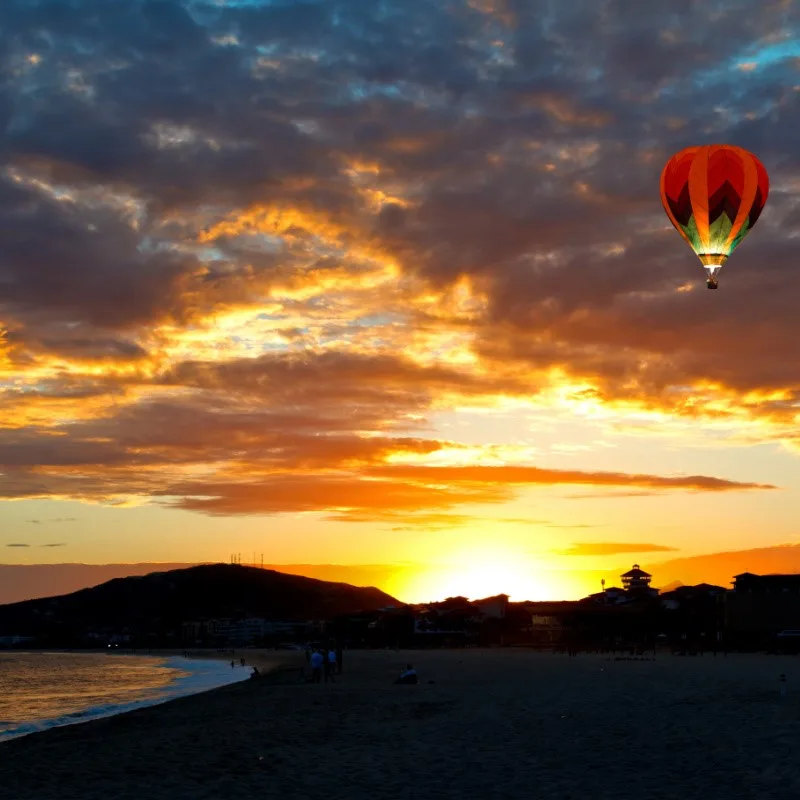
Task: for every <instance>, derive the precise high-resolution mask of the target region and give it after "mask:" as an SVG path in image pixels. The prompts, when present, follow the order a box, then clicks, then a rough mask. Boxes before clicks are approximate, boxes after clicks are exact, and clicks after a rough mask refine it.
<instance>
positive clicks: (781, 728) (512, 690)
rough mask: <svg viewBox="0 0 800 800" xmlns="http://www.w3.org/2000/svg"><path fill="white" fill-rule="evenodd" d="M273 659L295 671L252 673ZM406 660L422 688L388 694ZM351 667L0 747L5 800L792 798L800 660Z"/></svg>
mask: <svg viewBox="0 0 800 800" xmlns="http://www.w3.org/2000/svg"><path fill="white" fill-rule="evenodd" d="M278 655H279V656H280V658H281V659H282V660H283V662H284V663H286V664H287V665H288V666H290V667H291V666H292V665H293V664H294V665H300V666H302V665H303V664H304V659H303V656H302V654H301V655H299V656H298V655H296V654H291V653H290V654H275V653H269V654H264V657H263V658H264V660H263V661H262V663H265V664H266V663H270V662H273V663H274V659H275V657H276V656H278ZM406 660H411V661H413V662H414V664H415V666H416V667H417V668H418V669H419V671H420V674H421V678H422V680H423V682H422V683H421V684H420V685H418V686H395V685H392V680H393V678H394V677H395V676H396V675H397V673H398V671H399V669H400V667H401V666H402V665H403V663H404V662H405V661H406ZM344 667H345V671H344V674H343V675H342V676H339V677H337V682H336V683H335V684H327V685H326V684H324V683H323V684H319V685H316V684H305V683H302V684H301V683H299V682H298V681H297V676H298V674H297V671H296V670H288V671H287V670H284V671H282V672H277V673H274V674H272V675H270V676H269V677H267V678H266V679H264V680H260V681H247V682H245V683H242V684H235V685H232V686H227V687H224V688H221V689H216V690H213V691H210V692H206V693H204V694H202V695H195V696H193V697H188V698H182V699H179V700H175V701H172V702H169V703H165V704H163V705H161V706H156V707H153V708H146V709H140V710H137V711H133V712H130V713H128V714H122V715H119V716H116V717H111V718H107V719H103V720H97V721H94V722H89V723H86V724H82V725H75V726H71V727H67V728H61V729H54V730H50V731H47V732H44V733H39V734H34V735H32V736H28V737H25V738H22V739H18V740H13V741H10V742H7V743H5V744H0V798H2V800H6V798H8V799H9V800H12V799H13V800H50V798H59V800H71V799H72V798H81V799H85V800H94V799H95V798H97V800H99V799H100V798H103V800H127V798H136V800H142V798H146V799H147V800H161V798H164V799H165V800H166V799H167V798H169V800H183V798H215V799H219V800H226V799H227V798H231V799H232V800H247V798H285V799H286V800H293V799H294V798H297V800H300V798H302V799H303V800H311V799H313V798H326V799H327V798H343V799H344V800H350V799H351V798H353V799H354V800H357V799H358V798H365V799H367V798H368V800H384V799H386V800H405V799H406V798H409V800H410V799H411V798H414V799H415V800H417V799H419V800H429V799H430V800H437V799H438V798H471V799H472V798H475V799H476V800H481V799H482V798H504V799H510V798H525V800H539V799H540V798H541V799H542V800H546V799H549V798H558V800H569V799H572V800H578V799H580V800H585V799H586V798H616V799H618V800H628V799H629V798H647V800H662V799H663V800H667V799H668V798H675V799H676V800H678V799H680V800H690V799H692V798H700V797H708V798H717V797H720V798H723V797H731V798H737V800H738V799H740V798H759V800H771V799H772V798H781V799H782V800H787V799H788V798H790V797H798V796H800V759H798V757H797V753H798V750H800V658H791V657H782V656H763V655H729V656H728V657H727V658H723V657H722V656H721V655H720V656H719V657H717V658H714V657H713V656H710V655H706V656H705V657H704V658H699V657H697V658H681V657H676V656H671V655H669V654H664V655H659V656H658V657H657V659H656V660H655V661H614V660H607V657H606V656H602V655H586V654H581V655H580V656H578V657H577V658H568V657H567V656H566V655H553V654H550V653H536V652H532V651H528V650H523V649H495V650H461V651H458V650H455V651H430V652H419V653H408V652H402V651H401V652H394V651H378V652H356V651H353V652H346V653H345V659H344ZM780 673H785V674H786V675H787V677H788V681H787V686H788V694H787V696H786V697H785V698H781V697H780V695H779V689H778V687H779V682H778V676H779V674H780ZM428 680H434V681H435V683H433V684H429V683H427V681H428Z"/></svg>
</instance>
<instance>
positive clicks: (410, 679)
mask: <svg viewBox="0 0 800 800" xmlns="http://www.w3.org/2000/svg"><path fill="white" fill-rule="evenodd" d="M395 683H406V684H411V683H419V678H418V677H417V671H416V670H415V669H414V667H413V666H412V665H411V664H406V671H405V672H403V673H402V674H401V675H400V677H399V678H398V679H397V680H396V681H395Z"/></svg>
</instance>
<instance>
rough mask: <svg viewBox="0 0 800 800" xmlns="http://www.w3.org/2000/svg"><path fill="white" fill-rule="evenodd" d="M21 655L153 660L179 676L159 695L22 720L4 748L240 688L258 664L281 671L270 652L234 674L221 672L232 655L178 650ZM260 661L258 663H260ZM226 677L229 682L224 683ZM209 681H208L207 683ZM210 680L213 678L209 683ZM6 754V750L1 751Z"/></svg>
mask: <svg viewBox="0 0 800 800" xmlns="http://www.w3.org/2000/svg"><path fill="white" fill-rule="evenodd" d="M17 652H18V653H19V654H20V655H38V654H42V655H45V656H48V655H49V656H59V655H67V654H68V655H70V656H73V655H78V656H80V655H87V656H98V655H104V654H106V653H108V654H109V655H113V656H115V657H120V656H128V657H131V658H150V659H154V660H158V661H160V662H161V663H160V664H159V665H158V667H159V668H163V669H166V670H169V671H170V672H174V673H175V677H174V678H173V679H172V680H171V682H170V683H168V684H165V685H164V686H162V687H160V688H159V689H158V690H157V694H156V695H155V696H150V697H143V698H139V699H135V700H130V701H127V702H121V703H115V704H110V705H105V704H100V705H95V706H89V707H87V708H85V709H83V710H81V711H78V712H70V713H67V714H64V715H62V716H59V717H47V718H43V719H37V720H28V721H21V722H19V723H17V725H16V727H15V728H14V729H12V730H13V732H0V748H2V747H3V745H5V744H7V743H9V742H13V741H18V740H20V739H23V738H28V737H31V736H37V735H42V734H45V733H47V732H49V731H52V730H58V729H61V728H65V727H72V726H75V725H88V724H90V723H93V722H96V721H98V720H103V719H108V718H110V717H116V716H120V715H122V714H129V713H133V712H135V711H139V710H142V709H147V708H154V707H157V706H161V705H163V704H165V703H170V702H172V701H174V700H180V699H183V698H188V697H194V696H196V695H201V694H204V693H206V692H213V691H216V690H218V689H224V688H225V687H228V686H232V685H236V684H239V683H242V682H244V681H247V680H249V679H250V671H251V668H252V667H253V666H254V665H256V666H258V667H259V670H260V671H262V674H268V673H269V672H270V670H271V669H273V668H279V665H278V664H277V663H276V659H274V658H273V659H269V658H267V656H266V652H260V653H259V654H258V657H257V658H256V659H255V660H254V661H251V662H250V663H248V664H246V665H245V666H244V667H241V666H240V665H239V663H238V660H237V664H236V667H235V668H234V669H232V670H231V671H230V673H228V672H227V671H226V672H223V671H222V670H221V669H219V666H218V665H220V666H221V662H226V661H228V660H230V656H227V657H224V656H222V655H221V654H218V653H216V652H215V653H190V655H189V657H188V658H187V657H185V656H184V652H175V651H172V650H170V651H157V652H153V651H150V652H135V653H134V652H125V651H123V652H119V651H110V652H109V651H106V650H85V651H70V650H32V651H17ZM256 662H258V663H256ZM211 664H213V665H214V666H215V668H217V670H218V672H217V673H216V675H215V676H214V677H212V675H211V673H209V672H207V671H205V670H204V669H203V667H204V666H205V667H207V666H208V665H211ZM223 676H226V677H227V678H228V679H226V680H221V678H222V677H223ZM204 679H205V680H204ZM208 679H211V681H210V682H209V681H208ZM0 753H2V749H0Z"/></svg>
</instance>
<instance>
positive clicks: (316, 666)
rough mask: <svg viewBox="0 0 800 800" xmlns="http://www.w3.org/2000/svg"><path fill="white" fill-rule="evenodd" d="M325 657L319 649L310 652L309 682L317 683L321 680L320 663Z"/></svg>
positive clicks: (321, 663)
mask: <svg viewBox="0 0 800 800" xmlns="http://www.w3.org/2000/svg"><path fill="white" fill-rule="evenodd" d="M324 661H325V659H324V658H323V657H322V653H320V651H319V650H315V651H314V652H313V653H312V654H311V682H312V683H319V682H320V681H321V680H322V665H323V663H324Z"/></svg>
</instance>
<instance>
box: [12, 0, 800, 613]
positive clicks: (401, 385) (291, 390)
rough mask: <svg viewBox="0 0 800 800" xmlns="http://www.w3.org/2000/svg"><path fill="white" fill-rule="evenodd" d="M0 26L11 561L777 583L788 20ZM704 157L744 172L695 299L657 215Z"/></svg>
mask: <svg viewBox="0 0 800 800" xmlns="http://www.w3.org/2000/svg"><path fill="white" fill-rule="evenodd" d="M0 30H2V33H3V35H2V36H1V37H0V60H1V61H2V65H3V72H4V75H5V76H6V79H5V81H4V82H3V83H2V84H0V122H2V124H1V125H0V164H2V165H3V166H2V168H1V169H0V232H1V235H0V325H1V326H2V328H3V329H4V330H5V332H6V334H5V337H4V347H3V351H2V353H3V357H2V362H1V363H0V408H2V414H1V415H0V548H2V549H1V550H0V562H2V563H3V564H7V565H37V564H38V565H40V564H57V563H69V564H79V563H84V564H98V565H99V564H126V563H131V564H132V563H139V562H170V563H173V562H175V563H177V562H179V563H198V562H206V561H225V562H227V561H229V560H230V558H231V554H233V553H240V554H241V559H242V562H243V563H247V562H250V561H255V562H257V563H260V562H261V560H262V557H263V561H264V563H265V564H272V565H284V566H285V565H301V566H302V570H305V572H306V573H313V572H314V571H315V570H316V572H317V573H319V574H322V573H320V570H322V571H323V572H324V573H325V575H326V576H331V575H333V576H334V577H335V578H336V579H342V580H346V579H353V580H354V581H362V580H364V581H366V580H369V581H372V582H373V583H375V584H376V585H379V586H380V588H383V589H385V590H386V591H389V592H390V593H392V594H394V596H396V597H399V598H401V599H403V600H407V601H412V602H417V601H424V600H432V599H439V598H443V597H446V596H448V595H454V594H464V595H466V596H468V597H480V596H486V595H489V594H493V593H496V592H501V591H504V592H506V593H508V594H510V595H511V597H512V600H514V599H516V600H522V599H530V600H543V599H569V598H576V597H580V596H583V595H585V594H586V593H588V592H590V591H596V590H598V589H599V587H600V579H601V578H605V579H606V580H607V583H608V585H612V584H614V583H617V582H618V577H617V576H618V575H619V574H620V570H622V569H626V568H628V567H630V565H631V564H632V563H634V562H636V563H640V564H641V565H642V566H643V567H645V568H646V569H647V568H650V567H652V565H658V564H663V563H669V564H672V565H673V566H672V567H671V568H670V569H671V571H670V572H669V575H667V572H666V571H665V570H662V572H660V573H659V572H658V571H654V572H653V574H654V580H658V579H660V578H661V577H662V576H663V577H664V579H666V578H667V577H669V579H670V580H682V581H684V582H688V581H689V580H694V579H697V580H699V579H702V577H703V576H699V577H698V576H697V575H696V574H695V573H696V572H697V570H695V571H694V572H692V570H690V569H689V568H688V567H687V566H686V565H687V564H691V563H694V564H695V565H697V564H698V563H702V564H703V565H705V567H704V568H705V569H707V573H705V574H707V575H708V576H709V578H712V579H715V580H716V581H717V582H723V585H726V584H728V583H729V582H730V580H731V577H732V575H733V574H734V572H733V571H732V570H734V569H738V568H739V562H741V560H742V558H748V559H749V561H750V564H749V566H750V568H751V570H752V571H758V569H761V568H764V569H767V566H769V568H770V570H771V571H777V569H780V566H781V564H783V563H784V560H783V559H784V557H785V563H786V565H787V566H786V569H787V570H788V571H794V570H795V569H796V568H800V557H798V556H797V555H794V551H793V550H792V549H791V547H787V546H794V545H797V544H799V543H800V538H798V534H800V528H799V527H798V523H797V520H798V518H800V433H798V431H799V430H800V429H799V428H798V425H797V421H798V407H799V406H798V403H800V362H799V361H798V356H797V349H796V341H797V339H798V336H800V315H798V313H797V308H798V306H800V281H799V280H798V273H797V269H798V247H799V245H798V235H800V221H799V220H800V216H799V215H798V199H797V197H798V195H797V190H798V189H800V145H799V144H798V142H797V129H798V126H800V38H798V33H800V14H799V13H798V8H797V4H796V3H792V2H791V0H759V2H755V1H754V0H748V1H745V0H726V1H725V2H724V3H723V2H713V1H712V0H703V1H702V2H700V1H699V0H698V2H694V0H674V2H671V3H663V4H646V3H641V2H639V0H571V1H570V2H568V3H567V2H555V0H553V2H545V1H544V0H524V1H523V0H449V1H448V2H443V1H442V0H375V2H369V3H367V2H364V0H326V1H325V2H314V1H309V2H268V1H267V0H249V2H243V1H242V2H233V1H232V0H231V1H229V2H225V1H224V0H216V1H215V2H212V0H195V1H194V2H181V0H126V2H125V3H124V4H122V3H117V2H111V0H70V2H63V0H58V1H56V0H39V1H38V2H33V0H27V1H23V0H3V3H2V4H0ZM712 143H729V144H735V145H738V146H741V147H744V148H746V149H748V150H751V151H752V152H753V153H755V154H756V155H757V156H758V157H759V158H760V159H761V161H762V162H763V163H764V165H765V166H766V168H767V170H768V172H769V173H770V177H771V188H770V195H769V200H768V202H767V206H766V209H765V211H764V213H763V214H762V216H761V218H760V220H759V223H758V226H757V227H756V228H755V229H754V231H753V232H752V234H751V235H750V236H749V237H748V238H747V240H746V241H745V242H744V243H743V244H742V245H741V246H740V247H739V248H738V249H737V251H736V253H735V254H734V255H733V256H732V257H731V259H730V261H729V262H728V264H726V266H725V267H724V269H723V271H722V273H721V276H720V277H721V281H720V288H719V290H718V291H717V292H714V293H711V292H708V291H706V288H705V283H704V274H703V270H702V267H701V266H700V263H699V261H698V260H697V259H696V257H695V256H694V255H693V254H692V252H691V251H690V250H689V248H688V247H687V246H686V244H685V243H684V242H683V241H682V239H681V238H680V236H679V235H678V234H677V232H676V231H675V230H674V229H673V228H672V226H671V225H670V223H669V220H668V219H667V217H666V215H665V213H664V211H663V209H662V207H661V199H660V194H659V176H660V173H661V169H662V167H663V165H664V163H665V162H666V161H667V159H668V158H669V157H670V156H671V155H672V154H673V153H675V152H676V151H678V150H680V149H681V148H683V147H686V146H689V145H700V144H712ZM731 552H741V553H743V554H745V553H746V554H748V555H747V556H745V555H742V557H741V558H739V560H738V561H737V560H736V559H734V560H733V561H731V557H730V553H731ZM755 553H758V554H761V555H758V556H756V555H753V554H755ZM726 554H727V555H726ZM786 554H792V558H794V562H792V558H789V556H787V555H786ZM692 559H695V561H692ZM697 559H700V561H697ZM681 564H683V565H684V566H683V567H681V566H680V565H681ZM676 565H677V566H676ZM776 565H777V569H776ZM298 569H300V567H298ZM326 570H327V571H326ZM681 570H683V571H681ZM651 571H653V570H652V569H651ZM726 576H727V577H726Z"/></svg>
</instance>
